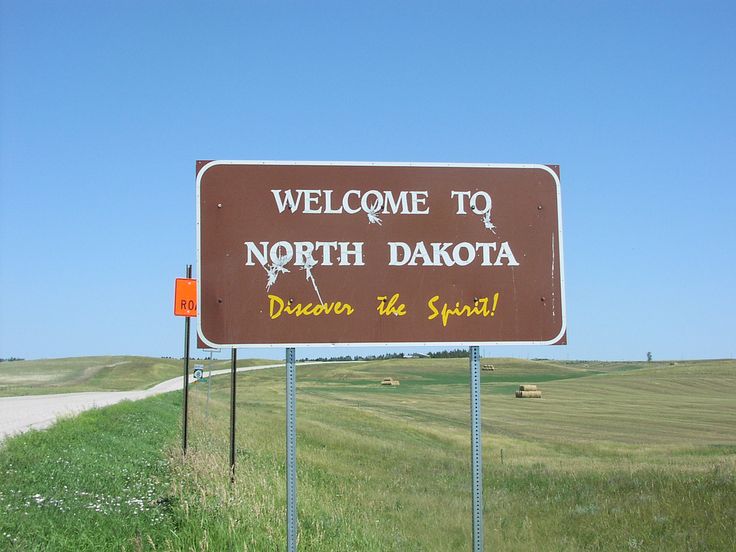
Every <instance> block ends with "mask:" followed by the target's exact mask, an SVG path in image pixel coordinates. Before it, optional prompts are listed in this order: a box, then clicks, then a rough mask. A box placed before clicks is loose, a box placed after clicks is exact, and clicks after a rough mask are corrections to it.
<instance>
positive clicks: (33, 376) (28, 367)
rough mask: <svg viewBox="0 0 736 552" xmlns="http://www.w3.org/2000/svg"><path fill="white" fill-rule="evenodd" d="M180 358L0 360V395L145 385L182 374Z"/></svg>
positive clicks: (215, 365)
mask: <svg viewBox="0 0 736 552" xmlns="http://www.w3.org/2000/svg"><path fill="white" fill-rule="evenodd" d="M183 363H184V361H183V360H178V359H169V358H150V357H135V356H101V357H78V358H60V359H43V360H22V361H13V362H2V363H0V397H4V396H5V397H7V396H14V395H41V394H48V393H73V392H79V391H130V390H133V389H145V388H147V387H151V386H152V385H155V384H156V383H159V382H161V381H164V380H167V379H170V378H174V377H177V376H180V375H182V371H183V367H184V366H183ZM229 363H230V361H229V360H215V361H208V360H197V361H194V360H192V361H190V369H193V366H194V364H203V365H204V366H205V367H206V368H212V369H213V370H214V369H220V368H227V367H228V366H229ZM273 363H274V361H272V360H258V359H244V360H241V361H238V366H254V365H257V364H273Z"/></svg>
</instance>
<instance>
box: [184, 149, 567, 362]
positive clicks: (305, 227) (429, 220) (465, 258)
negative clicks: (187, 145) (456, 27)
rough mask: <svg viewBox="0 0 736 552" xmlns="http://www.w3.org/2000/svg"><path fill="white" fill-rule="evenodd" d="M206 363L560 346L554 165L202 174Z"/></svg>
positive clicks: (248, 166) (230, 168)
mask: <svg viewBox="0 0 736 552" xmlns="http://www.w3.org/2000/svg"><path fill="white" fill-rule="evenodd" d="M197 247H198V259H199V279H200V286H199V287H198V293H199V298H198V305H199V314H200V317H199V319H198V323H199V336H200V338H201V339H202V341H204V342H205V343H206V344H207V345H209V346H210V347H216V348H219V347H268V346H277V347H294V346H299V347H304V346H324V345H356V344H363V345H366V344H373V345H429V344H432V345H494V344H530V345H531V344H535V345H552V344H561V343H564V342H565V329H566V326H565V294H564V274H563V262H562V259H563V248H562V231H561V211H560V180H559V168H558V167H557V166H554V165H475V164H473V165H471V164H462V165H457V164H452V165H449V164H417V163H411V164H396V163H350V164H348V163H344V164H343V163H329V162H260V161H198V162H197Z"/></svg>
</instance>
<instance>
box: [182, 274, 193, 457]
mask: <svg viewBox="0 0 736 552" xmlns="http://www.w3.org/2000/svg"><path fill="white" fill-rule="evenodd" d="M191 277H192V265H187V278H191ZM188 403H189V317H188V316H186V317H185V318H184V406H183V407H182V408H183V411H184V414H183V420H182V443H181V449H182V452H183V454H186V453H187V415H188V412H189V408H188Z"/></svg>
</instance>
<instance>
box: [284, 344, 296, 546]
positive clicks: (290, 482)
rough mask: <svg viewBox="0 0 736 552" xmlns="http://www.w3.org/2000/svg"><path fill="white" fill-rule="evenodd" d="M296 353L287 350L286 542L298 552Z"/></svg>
mask: <svg viewBox="0 0 736 552" xmlns="http://www.w3.org/2000/svg"><path fill="white" fill-rule="evenodd" d="M296 528H297V517H296V351H295V349H294V347H289V348H287V349H286V535H287V538H286V541H287V550H288V552H295V551H296Z"/></svg>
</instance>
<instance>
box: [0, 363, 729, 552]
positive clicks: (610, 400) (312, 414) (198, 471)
mask: <svg viewBox="0 0 736 552" xmlns="http://www.w3.org/2000/svg"><path fill="white" fill-rule="evenodd" d="M483 362H484V363H489V362H490V363H493V364H494V366H495V368H496V370H495V371H494V372H484V373H483V374H482V387H483V399H482V407H483V427H484V437H483V447H484V448H483V456H484V473H485V475H484V497H485V507H486V514H485V540H486V547H487V549H488V550H499V551H578V550H615V551H618V550H621V551H632V550H657V551H659V550H666V551H679V550H682V551H685V550H701V551H720V550H724V551H731V550H733V549H734V548H736V536H735V534H734V531H733V527H734V524H735V523H736V400H735V399H734V397H736V362H734V361H698V362H680V363H678V364H677V365H670V364H669V363H596V362H589V363H579V362H575V363H572V362H571V363H565V362H553V361H521V360H512V359H494V360H484V361H483ZM467 373H468V366H467V360H464V359H437V360H428V359H422V360H392V361H383V362H371V363H354V364H324V365H315V366H303V367H299V368H298V369H297V380H298V428H297V439H298V489H299V550H305V551H308V550H312V551H320V552H321V551H357V550H369V551H374V550H375V551H417V550H427V551H454V550H469V549H470V543H471V540H472V539H471V527H470V516H471V509H470V506H471V504H470V473H469V472H470V470H469V458H470V450H469V448H470V443H469V429H468V428H469V414H468V402H469V400H468V375H467ZM388 376H391V377H393V378H397V379H399V380H400V381H401V385H400V386H399V387H394V388H389V387H381V386H379V385H378V383H379V382H380V381H381V379H383V378H384V377H388ZM520 383H537V384H539V385H540V387H541V389H542V391H543V394H544V398H543V399H542V400H519V399H515V398H513V393H512V391H513V389H514V388H515V387H516V386H517V385H518V384H520ZM211 386H212V387H211V391H212V393H211V398H210V401H209V404H208V403H207V398H206V396H207V386H206V385H195V386H193V387H192V388H191V396H190V406H191V419H190V448H189V452H188V454H187V456H186V457H182V456H181V455H180V454H179V453H178V447H179V443H178V440H177V430H178V425H179V414H180V413H179V411H178V410H177V406H176V396H177V394H173V395H169V396H168V398H166V397H164V398H161V399H158V401H159V402H157V403H156V402H154V403H150V402H146V403H139V404H141V405H146V406H145V408H143V410H142V411H141V412H148V413H147V414H143V413H142V414H140V415H141V416H142V418H141V419H140V421H139V425H140V426H141V427H145V428H146V429H147V430H150V431H151V434H150V438H151V442H152V443H153V442H156V439H158V445H152V448H151V450H150V453H151V454H152V455H155V454H158V456H157V458H159V459H160V458H162V457H163V456H162V453H161V452H160V451H161V450H162V449H163V450H165V451H166V453H167V455H168V462H169V464H168V472H167V471H166V470H163V471H154V472H149V471H147V470H148V468H147V467H146V466H145V465H141V464H135V463H134V462H132V461H131V462H132V464H135V467H134V468H133V466H131V470H132V471H135V473H136V474H137V475H136V476H135V480H136V481H153V482H154V483H153V484H154V486H155V489H156V490H155V492H153V494H154V495H155V496H157V497H159V498H157V499H156V500H155V501H154V502H153V504H155V506H151V510H150V511H149V512H148V513H138V514H136V516H137V517H135V516H133V517H131V515H129V514H123V513H118V512H116V511H110V512H107V513H105V514H101V513H99V512H95V515H98V514H99V515H100V519H99V520H98V521H97V523H98V527H97V528H95V527H94V526H93V525H92V524H91V522H88V524H89V526H90V528H89V532H86V533H84V535H86V536H77V535H76V534H74V533H73V531H72V529H71V527H73V524H71V523H70V522H69V521H68V519H65V518H62V517H49V518H48V520H46V521H44V520H41V518H38V519H39V521H38V524H39V525H40V526H41V527H42V528H44V529H43V532H36V533H34V531H36V529H35V528H34V527H35V525H34V524H35V523H36V519H35V518H28V517H27V515H26V514H24V513H23V511H24V509H26V510H27V509H29V508H30V509H31V510H33V509H34V508H38V506H37V505H35V504H34V503H33V502H30V503H29V506H27V507H26V506H22V505H21V504H25V502H23V503H21V502H20V501H19V500H18V498H17V497H19V496H20V495H22V496H23V498H24V499H26V502H28V500H27V497H32V496H33V493H37V492H38V493H43V492H46V493H48V496H49V497H51V496H52V490H51V489H50V488H48V487H43V485H50V483H48V476H49V474H53V475H56V472H54V471H53V470H54V469H56V468H54V466H55V464H53V462H51V461H49V462H45V461H44V460H43V459H44V458H46V457H49V458H55V457H59V455H60V454H68V455H74V458H75V459H76V460H75V462H79V463H80V464H84V462H85V461H86V460H85V457H86V456H87V455H89V456H90V457H92V458H94V457H95V454H97V453H95V454H91V455H90V454H88V451H89V450H90V449H89V448H88V447H89V446H91V445H90V442H96V441H100V445H99V446H100V452H99V456H97V457H101V458H105V459H106V461H107V458H108V457H109V455H110V454H111V452H110V451H113V450H114V451H115V452H116V454H115V456H116V457H117V458H118V459H122V458H124V457H127V458H134V457H135V455H136V454H137V451H138V448H137V447H138V443H137V437H134V436H133V435H132V434H130V433H127V434H126V433H125V431H127V430H125V429H123V428H121V427H120V426H122V425H123V424H124V421H123V420H124V417H121V416H120V415H119V414H114V415H113V416H111V418H110V420H111V424H110V425H109V426H105V429H104V430H103V431H102V432H99V431H92V430H90V428H89V427H87V431H80V432H79V433H78V434H77V435H76V437H73V438H69V437H61V436H60V435H58V434H54V431H55V430H56V428H52V429H51V430H50V431H49V432H45V433H34V434H32V436H31V435H29V436H22V437H20V438H17V439H13V440H10V441H9V443H10V444H11V445H12V447H11V446H10V445H8V447H7V448H6V449H5V450H0V470H3V469H4V470H7V469H8V468H7V466H8V460H7V458H8V454H9V452H10V451H11V450H12V451H13V453H12V454H13V457H14V458H16V460H15V461H20V459H23V458H26V457H29V456H31V457H33V458H34V461H33V462H30V461H29V463H28V464H27V466H26V468H27V469H28V470H30V471H33V472H35V473H36V474H37V475H36V476H34V479H32V480H31V481H29V482H26V481H25V480H23V481H24V482H23V483H22V484H20V483H15V477H16V476H15V473H10V474H9V473H8V472H7V471H6V472H5V473H6V477H5V478H4V481H3V482H2V483H0V489H2V493H3V495H2V496H4V497H5V499H4V500H5V502H6V505H5V508H6V513H5V516H4V523H5V524H6V525H5V527H8V526H10V525H8V524H12V528H13V529H12V530H13V533H12V534H13V535H15V537H14V538H18V535H24V534H25V533H26V532H27V531H30V533H29V534H32V535H35V537H34V538H33V539H32V540H26V541H24V545H28V543H29V542H32V543H34V545H35V546H36V549H39V550H44V549H48V550H80V549H81V550H84V549H85V548H84V546H85V544H84V543H85V542H86V541H85V539H92V538H93V537H92V536H91V535H93V534H95V531H99V532H101V536H100V537H99V539H100V542H104V543H112V544H111V545H110V546H108V547H102V548H101V549H116V550H139V549H148V548H149V547H150V548H151V549H153V546H154V545H155V547H156V549H157V550H172V551H174V550H212V551H220V550H252V551H270V550H284V549H285V548H284V543H285V532H286V527H285V508H286V505H285V494H286V491H285V473H284V471H285V470H284V461H285V459H284V457H285V442H284V429H285V428H284V426H285V420H284V410H285V408H284V402H285V396H284V371H283V369H280V370H264V371H258V372H250V373H246V374H242V375H240V376H239V377H238V406H237V408H238V427H237V467H236V482H235V484H234V485H231V483H230V480H229V470H228V410H229V378H227V377H218V378H213V379H212V380H211ZM151 405H157V406H156V408H160V409H162V410H161V412H154V411H153V410H151V408H152V406H151ZM116 408H117V407H116ZM110 411H111V412H116V411H115V410H114V409H110ZM104 412H106V411H100V413H98V415H101V414H102V413H104ZM115 420H120V422H119V423H113V422H114V421H115ZM162 420H164V422H162ZM166 420H168V421H166ZM159 422H161V423H159ZM64 424H67V425H69V427H71V426H73V425H74V422H73V421H68V422H64ZM97 427H98V426H97V425H96V426H95V428H97ZM121 431H122V432H123V433H120V432H121ZM101 434H104V435H105V437H104V438H98V437H97V436H98V435H101ZM108 434H113V435H118V434H120V437H119V438H120V442H119V443H118V442H117V441H110V442H107V441H106V440H107V439H108V437H107V435H108ZM154 434H157V438H156V439H154ZM54 435H56V436H55V437H46V439H49V440H51V441H52V442H58V443H61V441H63V442H64V445H63V446H64V447H65V449H59V451H60V452H54V453H49V454H41V453H40V452H39V453H38V454H37V453H36V451H42V450H45V449H44V447H48V446H51V445H49V444H48V443H46V444H44V443H45V441H44V436H54ZM31 437H33V439H35V440H36V441H30V440H26V439H30V438H31ZM126 438H127V439H130V440H131V442H132V443H133V444H131V445H130V446H129V447H128V448H127V449H126V448H125V447H124V441H125V439H126ZM146 438H148V436H146ZM116 439H117V437H116ZM55 446H59V447H61V446H62V445H61V444H58V445H55ZM146 446H147V445H146ZM141 447H143V448H145V446H144V445H143V444H142V445H141ZM82 449H84V450H85V451H87V453H82V452H79V451H81V450H82ZM103 451H108V452H107V454H108V456H103ZM156 451H158V452H156ZM145 454H147V453H144V455H145ZM54 455H56V456H54ZM152 457H153V456H152ZM125 462H127V461H125ZM152 465H154V466H156V469H158V468H159V467H160V464H156V463H155V462H154V463H153V464H152ZM13 469H14V468H13ZM116 469H117V468H111V474H113V475H112V476H111V477H110V479H109V480H105V481H101V482H100V485H101V487H100V488H101V489H102V488H104V489H107V488H108V487H110V488H116V489H118V488H120V487H119V485H120V483H119V481H124V477H123V475H122V474H121V472H120V471H116ZM89 471H90V472H91V473H95V469H94V468H89ZM97 471H99V468H97ZM0 473H2V472H0ZM9 475H10V476H11V477H8V476H9ZM44 482H46V483H44ZM141 484H142V483H141ZM115 485H118V487H115ZM68 486H69V485H68ZM69 487H70V488H71V486H69ZM18 488H20V489H22V492H21V493H18V492H16V491H17V489H18ZM123 488H125V487H123ZM97 492H100V493H102V491H97ZM115 492H116V493H120V492H122V489H121V490H116V491H115ZM104 493H106V495H108V496H109V495H112V493H111V492H109V491H108V490H105V491H104ZM139 494H140V492H139V491H136V493H135V495H136V496H138V495H139ZM42 496H46V495H43V494H42ZM115 496H118V495H117V494H116V495H115ZM8 497H10V498H8ZM161 500H162V502H161ZM8 504H10V505H11V506H12V507H13V508H15V509H12V508H11V509H10V510H8V506H7V505H8ZM163 504H165V507H163V506H161V505H163ZM19 505H21V506H19ZM2 508H3V505H2V503H0V512H3V510H2ZM40 511H41V510H39V512H40ZM149 514H150V516H149ZM30 515H36V514H35V513H34V512H33V511H32V512H31V514H30ZM38 515H40V514H38ZM126 515H128V517H125V516H126ZM146 516H149V517H146ZM156 516H157V517H156ZM130 520H134V521H130ZM126 523H130V524H131V525H133V526H135V529H134V530H133V531H128V530H127V529H126V530H125V532H120V534H116V535H111V534H110V531H112V529H111V527H114V526H120V525H125V524H126ZM136 523H137V525H136ZM4 531H8V529H4ZM38 531H41V529H39V530H38ZM57 533H59V535H56V534H57ZM148 537H150V542H149V541H148ZM30 538H31V537H29V539H30ZM52 538H55V539H57V540H56V541H54V543H55V546H51V545H48V546H47V545H46V543H50V542H51V541H50V540H48V539H52ZM59 539H66V540H59ZM115 539H117V540H115ZM80 542H81V544H80ZM39 543H40V544H39ZM59 543H62V544H63V546H62V545H61V544H59ZM17 549H18V550H21V549H23V550H25V549H31V550H33V548H22V547H19V548H17Z"/></svg>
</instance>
